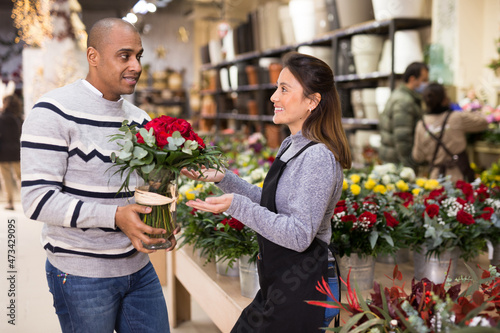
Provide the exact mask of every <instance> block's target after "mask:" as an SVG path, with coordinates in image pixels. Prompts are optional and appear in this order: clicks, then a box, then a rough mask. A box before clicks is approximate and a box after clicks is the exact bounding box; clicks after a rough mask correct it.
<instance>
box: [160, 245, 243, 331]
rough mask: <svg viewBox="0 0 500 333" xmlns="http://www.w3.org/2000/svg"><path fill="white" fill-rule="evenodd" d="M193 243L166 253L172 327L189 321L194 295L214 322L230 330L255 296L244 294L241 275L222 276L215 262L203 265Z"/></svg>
mask: <svg viewBox="0 0 500 333" xmlns="http://www.w3.org/2000/svg"><path fill="white" fill-rule="evenodd" d="M204 263H205V259H203V258H199V257H197V256H196V255H195V254H194V253H193V249H192V247H190V246H184V247H182V248H180V249H176V250H174V251H172V252H168V253H167V289H168V293H167V302H168V312H169V316H170V318H169V320H170V323H171V325H172V326H173V327H176V326H177V325H178V324H179V323H180V322H181V321H185V320H190V317H191V313H190V309H189V308H188V305H189V304H190V297H193V298H194V299H195V300H196V302H197V303H198V304H199V305H200V307H201V308H202V309H203V311H204V312H205V313H206V314H207V315H208V316H209V317H210V319H211V320H212V321H213V322H214V324H215V325H216V326H217V327H218V328H219V329H220V330H221V331H222V332H229V331H230V330H231V328H232V327H233V326H234V323H235V322H236V320H237V319H238V318H239V316H240V314H241V312H242V311H243V309H244V308H245V307H246V306H247V305H248V304H250V302H251V301H252V299H250V298H247V297H244V296H241V290H240V283H239V278H238V277H229V276H221V275H219V274H217V273H216V270H215V264H214V263H208V264H206V265H204Z"/></svg>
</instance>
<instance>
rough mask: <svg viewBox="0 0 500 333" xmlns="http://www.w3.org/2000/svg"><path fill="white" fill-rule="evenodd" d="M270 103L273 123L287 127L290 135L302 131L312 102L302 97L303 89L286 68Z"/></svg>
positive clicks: (281, 74) (279, 78)
mask: <svg viewBox="0 0 500 333" xmlns="http://www.w3.org/2000/svg"><path fill="white" fill-rule="evenodd" d="M271 102H273V104H274V117H273V122H274V123H275V124H283V125H287V126H288V128H289V129H290V132H291V133H292V134H296V133H297V132H298V131H300V130H301V129H302V124H303V123H304V121H305V120H306V118H307V117H308V116H309V108H314V107H313V102H312V100H311V99H310V98H306V97H304V89H303V88H302V86H301V85H300V83H299V81H297V79H296V78H295V77H294V76H293V75H292V73H291V72H290V70H289V69H288V68H284V69H283V70H282V71H281V73H280V76H279V77H278V87H277V89H276V91H275V92H274V94H273V95H272V96H271Z"/></svg>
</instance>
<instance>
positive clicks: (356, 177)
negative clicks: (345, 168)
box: [351, 174, 361, 184]
mask: <svg viewBox="0 0 500 333" xmlns="http://www.w3.org/2000/svg"><path fill="white" fill-rule="evenodd" d="M360 180H361V177H360V176H359V175H357V174H353V175H351V181H352V182H353V183H354V184H357V183H359V181H360Z"/></svg>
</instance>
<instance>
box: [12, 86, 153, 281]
mask: <svg viewBox="0 0 500 333" xmlns="http://www.w3.org/2000/svg"><path fill="white" fill-rule="evenodd" d="M124 119H128V120H129V121H131V122H133V123H137V124H141V125H143V124H145V123H146V122H147V121H148V120H149V118H148V116H147V114H146V113H145V112H143V111H142V110H140V109H139V108H137V107H135V106H134V105H132V104H131V103H129V102H127V101H125V100H124V99H121V100H119V101H118V102H112V101H108V100H106V99H104V98H102V97H100V96H98V95H97V94H96V93H95V92H94V91H92V90H91V89H89V87H88V86H86V85H84V84H83V81H82V80H77V81H76V82H74V83H72V84H69V85H67V86H65V87H62V88H59V89H56V90H53V91H51V92H49V93H47V94H46V95H44V96H43V97H42V98H40V100H38V102H37V103H36V104H35V105H34V107H33V109H32V110H31V112H30V113H29V115H28V117H27V118H26V120H25V122H24V124H23V130H22V136H21V180H22V187H21V199H22V204H23V209H24V212H25V214H26V216H27V217H28V218H30V219H32V220H37V221H40V222H43V223H45V225H44V227H43V229H42V245H43V247H44V248H45V250H46V252H47V256H48V259H49V261H50V262H51V263H52V265H54V266H55V267H57V268H58V269H60V270H61V271H63V272H65V273H67V274H73V275H78V276H86V277H101V278H102V277H117V276H124V275H129V274H132V273H135V272H137V271H138V270H140V269H141V268H142V267H144V266H145V265H146V264H147V263H148V261H149V258H148V256H147V254H144V253H140V252H137V251H136V250H135V249H134V247H133V246H132V243H131V242H130V239H129V238H128V237H127V236H126V235H125V234H124V233H123V232H121V231H120V230H119V229H117V228H116V226H115V213H116V209H117V207H118V206H124V205H127V204H128V203H129V199H131V198H127V195H124V194H121V195H117V194H116V193H117V191H118V189H119V188H120V185H121V183H122V179H121V177H120V175H119V174H114V173H115V171H116V169H114V168H111V167H112V166H113V163H112V162H111V159H110V155H111V153H112V152H113V151H116V150H117V149H118V146H117V143H116V142H109V136H110V135H112V134H116V133H118V128H120V126H121V123H122V121H123V120H124ZM133 182H134V181H133V180H132V179H131V184H130V185H131V188H134V186H135V184H133Z"/></svg>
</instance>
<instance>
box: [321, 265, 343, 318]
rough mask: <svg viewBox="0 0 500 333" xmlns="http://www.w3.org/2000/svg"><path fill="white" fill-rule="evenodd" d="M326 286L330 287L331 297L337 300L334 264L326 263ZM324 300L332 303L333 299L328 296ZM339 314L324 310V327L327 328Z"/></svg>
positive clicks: (329, 309) (336, 310) (337, 292)
mask: <svg viewBox="0 0 500 333" xmlns="http://www.w3.org/2000/svg"><path fill="white" fill-rule="evenodd" d="M328 286H330V290H331V291H332V294H333V296H335V298H336V299H337V301H340V300H339V289H340V288H339V287H340V286H339V278H338V276H337V270H336V267H335V262H329V263H328ZM326 300H327V301H330V302H332V301H333V299H331V298H330V296H326ZM339 313H340V310H339V309H331V308H326V309H325V322H324V325H325V326H324V327H328V325H330V323H331V322H332V320H333V318H335V316H336V315H338V314H339Z"/></svg>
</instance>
